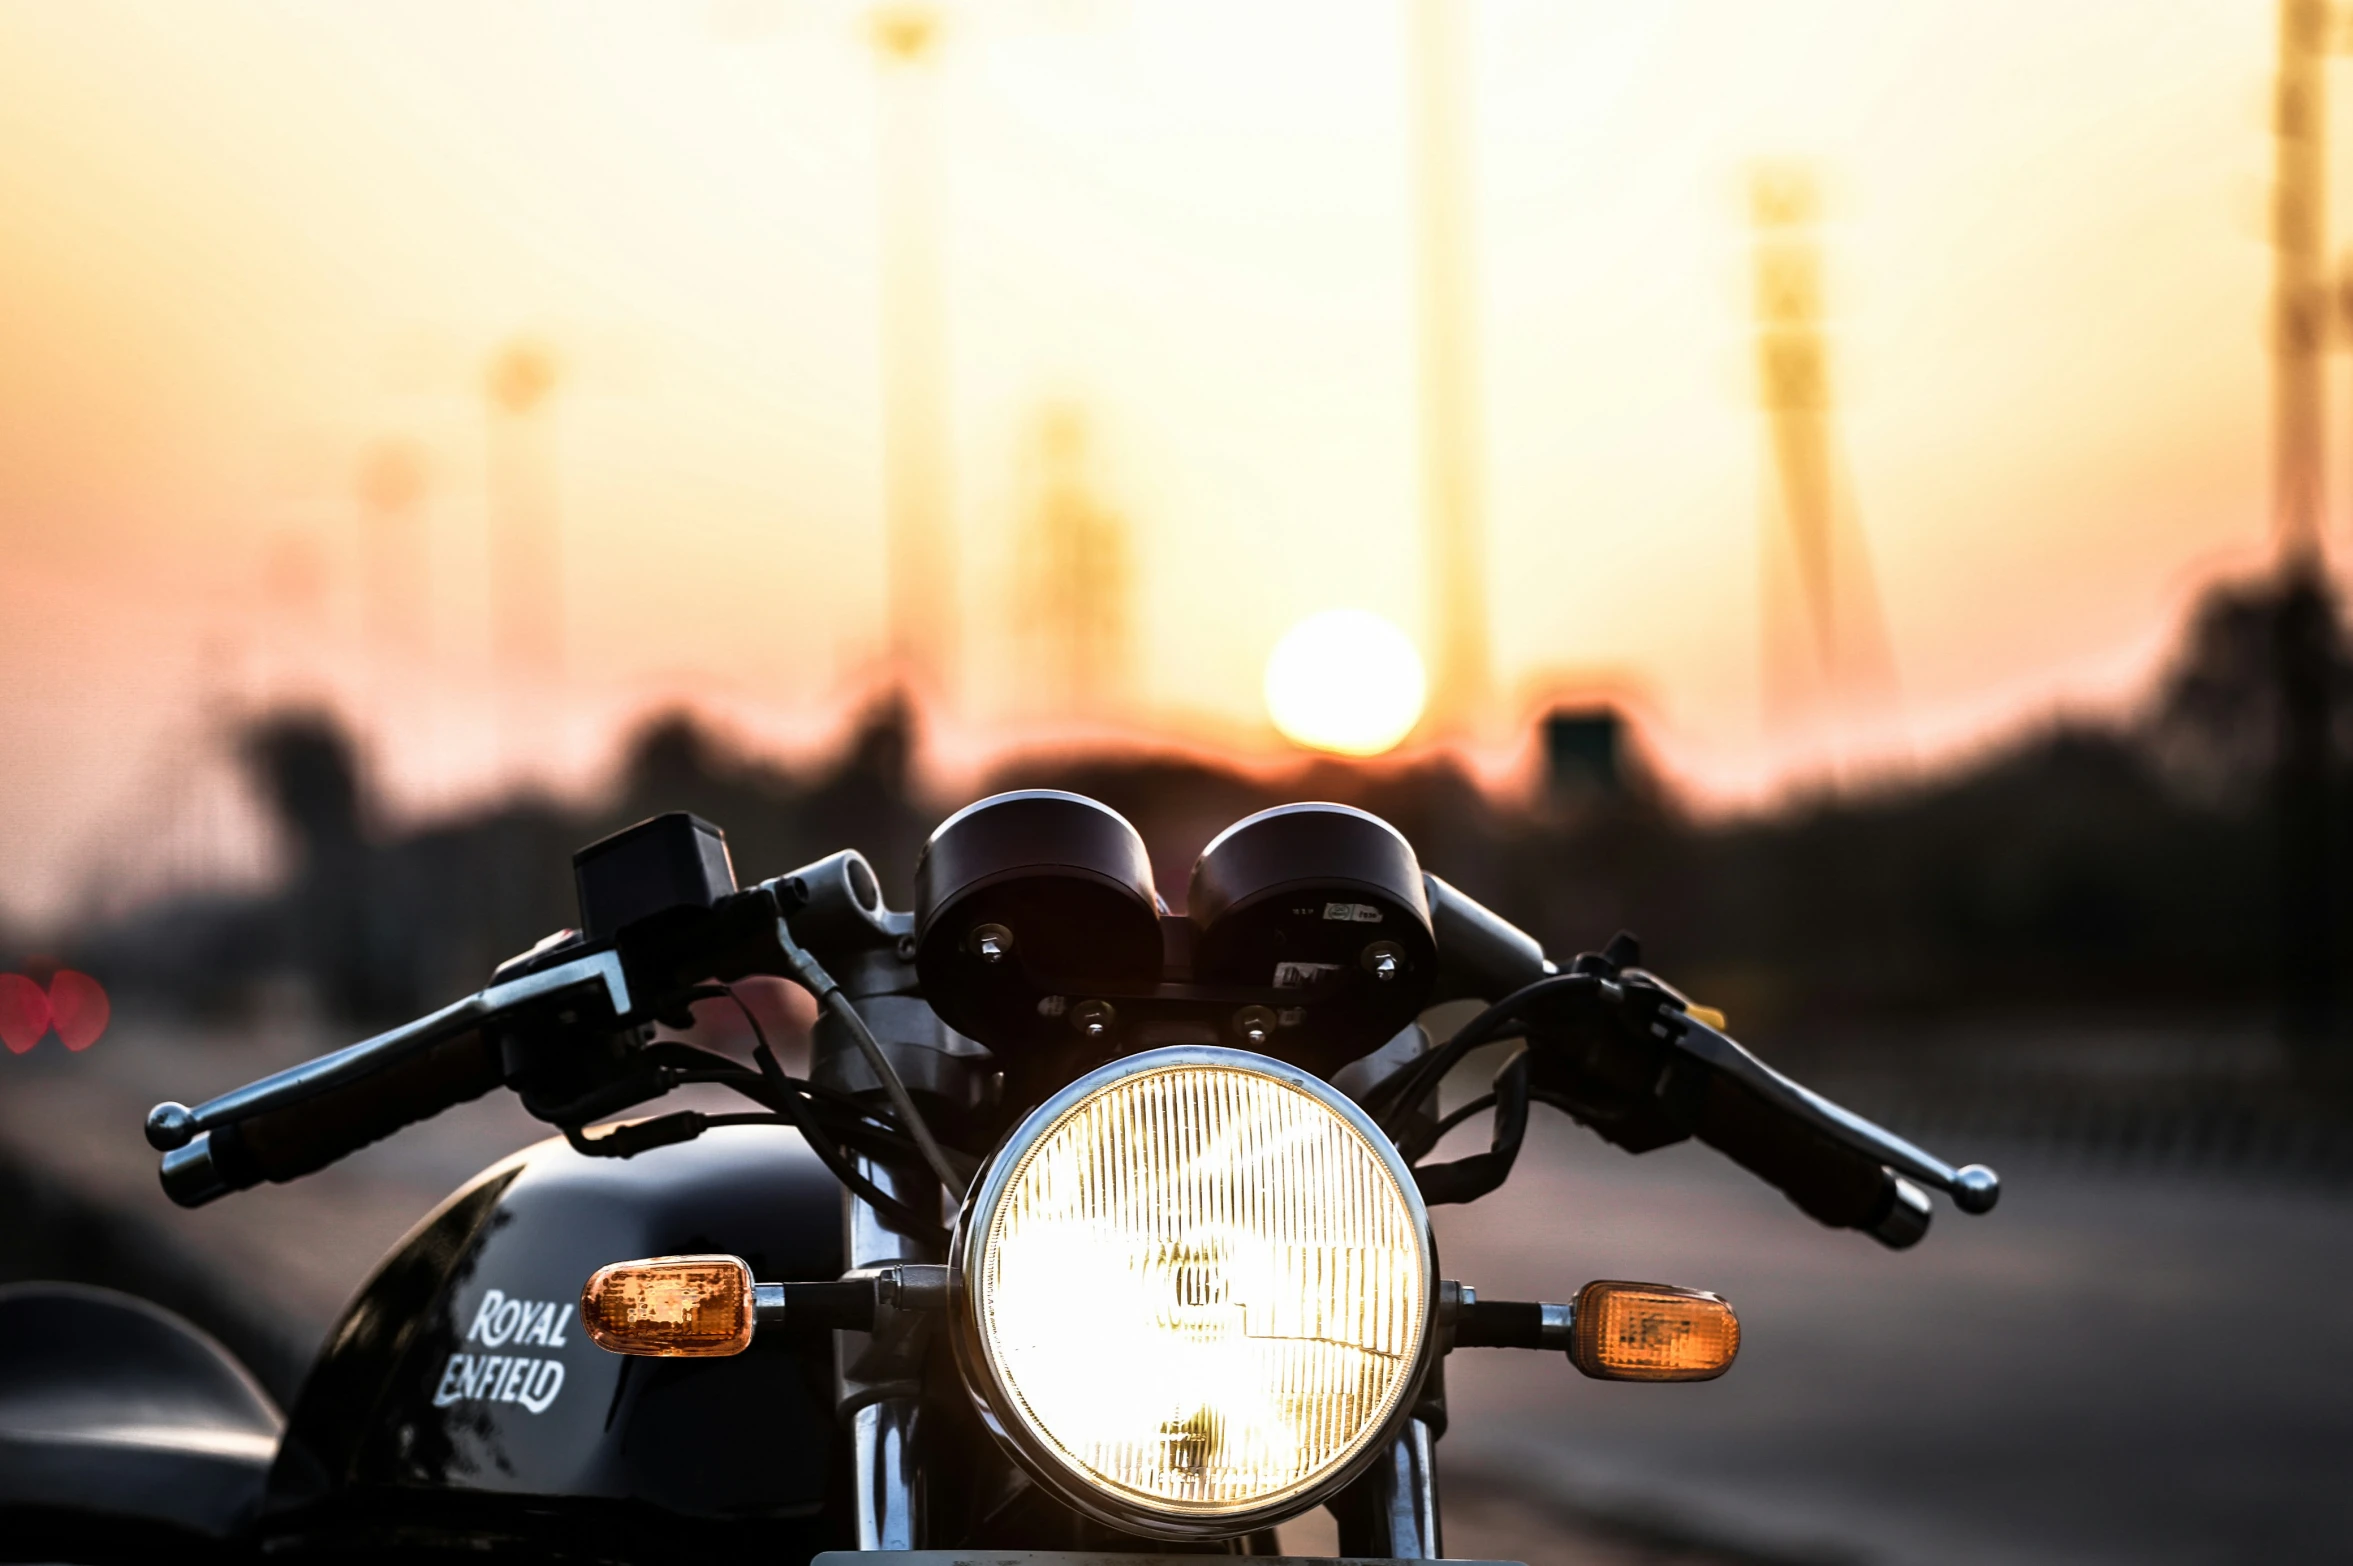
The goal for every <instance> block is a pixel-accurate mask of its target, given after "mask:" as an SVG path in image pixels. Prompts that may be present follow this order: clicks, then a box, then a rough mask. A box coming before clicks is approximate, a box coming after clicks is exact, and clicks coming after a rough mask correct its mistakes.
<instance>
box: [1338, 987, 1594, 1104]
mask: <svg viewBox="0 0 2353 1566" xmlns="http://www.w3.org/2000/svg"><path fill="white" fill-rule="evenodd" d="M1600 983H1601V980H1600V978H1599V976H1598V975H1595V974H1590V973H1562V974H1553V975H1549V976H1547V977H1545V978H1541V979H1538V980H1537V981H1536V982H1535V983H1533V984H1527V985H1523V986H1521V987H1520V988H1519V989H1516V990H1514V991H1512V992H1511V993H1510V994H1509V995H1506V996H1505V997H1504V998H1503V999H1501V1000H1499V1001H1497V1002H1496V1003H1495V1004H1494V1005H1492V1006H1490V1007H1488V1008H1487V1009H1486V1010H1485V1011H1482V1012H1480V1013H1479V1014H1478V1015H1477V1016H1475V1017H1473V1018H1472V1019H1471V1020H1470V1021H1468V1022H1466V1023H1464V1024H1463V1025H1462V1026H1461V1027H1459V1028H1457V1029H1455V1030H1454V1036H1453V1037H1452V1038H1450V1039H1448V1040H1447V1041H1446V1042H1445V1043H1444V1044H1443V1045H1441V1046H1440V1047H1439V1048H1437V1049H1434V1050H1432V1051H1431V1052H1430V1053H1429V1054H1427V1055H1424V1056H1423V1057H1422V1058H1421V1059H1419V1060H1417V1061H1415V1062H1414V1063H1413V1064H1412V1065H1410V1066H1408V1067H1406V1068H1405V1069H1404V1070H1403V1071H1401V1072H1399V1073H1398V1074H1397V1075H1396V1076H1394V1077H1392V1078H1391V1079H1390V1080H1389V1081H1387V1082H1385V1083H1383V1084H1382V1085H1381V1087H1380V1088H1379V1089H1378V1090H1376V1091H1375V1092H1374V1093H1373V1095H1372V1098H1373V1101H1374V1103H1375V1104H1376V1105H1378V1106H1379V1107H1378V1108H1376V1109H1375V1110H1374V1112H1373V1119H1374V1120H1375V1121H1376V1122H1378V1123H1379V1125H1380V1127H1381V1129H1382V1130H1384V1131H1387V1132H1388V1133H1389V1134H1390V1135H1391V1136H1395V1135H1396V1134H1397V1126H1398V1123H1399V1122H1401V1121H1402V1120H1403V1119H1404V1118H1405V1116H1406V1115H1408V1114H1410V1113H1411V1112H1412V1111H1413V1110H1414V1109H1415V1108H1416V1107H1417V1106H1418V1105H1420V1103H1421V1101H1422V1100H1423V1099H1425V1098H1427V1097H1429V1096H1430V1094H1431V1093H1432V1092H1434V1091H1436V1089H1437V1086H1438V1083H1439V1082H1440V1081H1441V1080H1442V1079H1443V1078H1444V1077H1445V1075H1446V1073H1447V1072H1449V1071H1451V1070H1453V1069H1454V1067H1455V1065H1456V1063H1457V1062H1459V1061H1460V1060H1461V1059H1462V1058H1463V1056H1465V1055H1467V1054H1469V1053H1470V1052H1471V1051H1472V1050H1474V1049H1477V1048H1478V1047H1479V1046H1480V1045H1482V1044H1493V1043H1497V1042H1499V1041H1501V1040H1503V1039H1507V1038H1516V1037H1518V1033H1517V1032H1516V1031H1515V1030H1514V1029H1513V1028H1512V1024H1514V1023H1516V1022H1519V1021H1520V1020H1521V1018H1520V1015H1519V1013H1520V1008H1521V1007H1523V1006H1526V1005H1527V1004H1529V1003H1530V1002H1532V1001H1538V1000H1544V999H1547V998H1549V997H1551V996H1553V995H1557V994H1562V993H1565V992H1571V991H1582V990H1591V989H1596V988H1598V987H1599V985H1600Z"/></svg>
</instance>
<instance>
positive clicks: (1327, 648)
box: [1266, 609, 1425, 756]
mask: <svg viewBox="0 0 2353 1566" xmlns="http://www.w3.org/2000/svg"><path fill="white" fill-rule="evenodd" d="M1424 683H1425V682H1424V680H1423V677H1422V660H1421V655H1420V654H1419V653H1417V652H1415V651H1414V646H1413V643H1412V641H1410V640H1409V639H1408V638H1407V637H1406V634H1405V633H1404V632H1403V631H1401V630H1399V629H1398V628H1397V627H1396V626H1395V625H1394V624H1392V623H1391V622H1389V621H1387V620H1384V619H1383V618H1381V617H1380V616H1379V615H1377V614H1373V613H1370V612H1368V611H1366V610H1363V609H1327V610H1325V611H1324V612H1323V613H1322V614H1316V615H1310V616H1308V617H1307V618H1306V619H1304V620H1302V621H1300V622H1299V623H1298V624H1297V625H1294V626H1292V627H1291V629H1290V630H1288V631H1286V632H1284V633H1283V639H1282V640H1281V641H1279V642H1277V643H1275V650H1274V651H1273V652H1272V653H1271V654H1269V655H1268V657H1267V660H1266V711H1267V716H1268V717H1270V718H1272V719H1274V724H1275V727H1276V728H1278V729H1280V730H1282V732H1283V737H1284V738H1286V739H1288V740H1290V741H1291V742H1292V743H1294V744H1297V745H1304V746H1306V747H1307V748H1309V749H1310V750H1328V751H1332V752H1334V753H1335V754H1338V755H1342V756H1377V755H1379V754H1380V753H1381V752H1382V751H1385V750H1388V749H1390V748H1391V747H1392V746H1394V745H1396V743H1397V742H1398V741H1399V740H1402V739H1403V738H1405V736H1406V735H1408V734H1410V733H1412V732H1413V726H1414V725H1415V724H1416V723H1418V722H1420V721H1421V716H1422V696H1423V693H1424Z"/></svg>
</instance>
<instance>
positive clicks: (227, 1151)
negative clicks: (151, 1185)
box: [162, 1028, 500, 1207]
mask: <svg viewBox="0 0 2353 1566" xmlns="http://www.w3.org/2000/svg"><path fill="white" fill-rule="evenodd" d="M499 1082H500V1075H499V1059H498V1052H497V1050H495V1049H494V1048H492V1047H491V1045H490V1042H489V1040H488V1038H487V1037H486V1036H485V1035H484V1033H483V1030H481V1029H480V1028H469V1029H467V1030H465V1031H464V1032H462V1033H456V1034H452V1035H451V1036H449V1037H448V1038H445V1039H441V1040H438V1041H436V1042H435V1043H432V1044H430V1045H428V1046H426V1047H425V1048H423V1049H419V1050H415V1051H412V1052H410V1053H408V1054H405V1055H402V1056H399V1057H398V1058H396V1059H393V1060H391V1061H389V1062H387V1063H386V1064H385V1065H384V1066H383V1068H382V1069H380V1070H376V1071H371V1072H368V1073H367V1074H366V1075H364V1076H357V1077H353V1078H351V1079H350V1080H348V1081H345V1082H339V1083H337V1084H336V1085H334V1086H333V1087H330V1088H328V1089H326V1090H325V1091H323V1092H320V1093H317V1094H315V1095H313V1096H311V1097H309V1098H306V1099H303V1100H302V1101H301V1102H299V1103H292V1104H286V1105H282V1106H280V1107H277V1108H272V1109H263V1110H260V1111H257V1112H256V1113H254V1114H251V1115H247V1116H245V1117H244V1118H242V1119H238V1120H232V1121H228V1122H225V1123H222V1124H218V1125H215V1126H213V1127H212V1128H211V1129H210V1130H208V1131H206V1132H204V1133H203V1134H202V1135H199V1136H197V1137H196V1138H195V1139H194V1140H192V1141H190V1142H189V1143H188V1144H187V1145H185V1146H183V1147H180V1148H177V1149H175V1150H173V1151H172V1152H170V1153H168V1154H166V1155H165V1157H164V1160H163V1170H162V1178H163V1188H164V1192H165V1194H166V1195H168V1196H169V1197H171V1199H172V1200H173V1201H174V1202H177V1203H178V1204H179V1205H180V1206H182V1207H201V1206H203V1205H204V1204H205V1203H206V1202H209V1201H212V1200H213V1199H214V1198H216V1197H221V1196H226V1195H228V1194H229V1193H230V1192H232V1191H242V1190H246V1189H248V1188H249V1187H252V1186H255V1185H258V1184H260V1183H261V1182H262V1181H264V1180H269V1181H274V1182H280V1183H283V1182H285V1181H288V1180H295V1179H299V1178H301V1177H302V1176H304V1175H306V1174H310V1173H312V1172H313V1171H314V1170H318V1169H323V1168H325V1167H326V1166H327V1165H329V1164H331V1163H333V1162H335V1160H337V1159H339V1158H341V1157H343V1156H344V1155H345V1154H347V1153H355V1152H358V1151H359V1150H360V1149H361V1148H363V1147H366V1146H367V1145H368V1144H369V1143H371V1142H376V1141H381V1140H382V1139H383V1138H385V1137H388V1136H390V1135H391V1134H392V1133H393V1132H395V1131H398V1130H400V1129H401V1128H402V1127H403V1126H408V1125H413V1124H415V1123H416V1122H417V1121H420V1120H425V1119H429V1118H431V1117H432V1116H434V1115H437V1114H439V1113H441V1111H443V1110H445V1109H448V1108H451V1107H452V1106H454V1105H457V1104H463V1103H465V1102H467V1101H469V1100H471V1099H477V1098H480V1097H481V1096H482V1095H483V1094H485V1093H487V1092H489V1091H490V1090H491V1089H492V1088H494V1087H497V1086H498V1085H499Z"/></svg>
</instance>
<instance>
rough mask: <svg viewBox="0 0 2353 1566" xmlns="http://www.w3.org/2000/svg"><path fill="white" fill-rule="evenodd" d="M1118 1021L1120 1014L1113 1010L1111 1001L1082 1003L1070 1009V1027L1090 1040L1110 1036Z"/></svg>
mask: <svg viewBox="0 0 2353 1566" xmlns="http://www.w3.org/2000/svg"><path fill="white" fill-rule="evenodd" d="M1118 1020H1119V1013H1118V1012H1116V1011H1114V1010H1112V1009H1111V1002H1109V1001H1099V1000H1091V1001H1081V1002H1079V1003H1078V1004H1077V1005H1076V1006H1073V1007H1071V1008H1070V1025H1071V1026H1072V1027H1074V1028H1076V1029H1078V1030H1079V1032H1081V1033H1083V1034H1085V1035H1086V1036H1087V1037H1088V1038H1090V1039H1100V1038H1104V1037H1106V1036H1108V1035H1109V1034H1110V1032H1111V1025H1112V1024H1113V1023H1115V1022H1117V1021H1118Z"/></svg>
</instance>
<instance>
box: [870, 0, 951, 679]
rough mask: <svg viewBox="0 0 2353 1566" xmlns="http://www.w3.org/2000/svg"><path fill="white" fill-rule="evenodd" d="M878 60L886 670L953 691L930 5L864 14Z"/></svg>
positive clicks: (934, 38) (933, 14)
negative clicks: (888, 657)
mask: <svg viewBox="0 0 2353 1566" xmlns="http://www.w3.org/2000/svg"><path fill="white" fill-rule="evenodd" d="M869 23H870V33H871V37H872V41H873V44H874V50H875V56H876V59H877V61H878V62H879V64H880V67H881V81H880V84H879V85H880V88H881V94H880V96H881V104H880V124H879V125H878V127H877V131H878V135H877V138H876V141H877V155H878V156H877V161H878V163H879V165H880V177H881V203H880V204H881V216H882V233H881V246H882V322H881V327H882V399H883V440H882V447H883V510H884V518H885V523H884V525H885V559H886V570H887V574H888V580H887V584H886V592H887V595H888V598H887V605H888V607H887V623H888V636H889V654H890V659H891V663H892V665H893V673H894V675H895V677H896V678H897V679H899V680H901V681H902V682H904V683H906V684H908V685H909V686H911V687H912V688H913V689H914V690H916V691H917V692H919V693H920V694H921V695H923V696H924V697H927V698H929V699H931V700H933V701H946V700H948V699H949V698H950V697H951V695H952V687H953V681H954V674H955V668H954V664H955V653H956V646H957V614H956V591H955V582H956V562H955V538H954V534H953V530H952V527H951V519H950V511H951V507H952V504H953V499H952V493H951V487H950V484H949V476H948V475H949V455H948V377H947V324H946V304H947V302H946V299H945V296H944V279H943V277H942V275H941V264H940V224H941V212H940V205H941V202H940V167H939V165H940V145H939V134H938V127H937V125H936V123H935V104H934V92H935V86H936V84H935V82H934V79H933V74H934V73H933V69H932V59H933V55H934V52H935V50H936V48H937V45H938V40H939V14H938V12H937V11H936V10H934V9H933V8H931V7H930V6H926V5H921V4H905V5H886V6H882V7H879V8H877V9H876V10H875V11H874V12H873V13H872V14H871V16H870V18H869Z"/></svg>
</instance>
